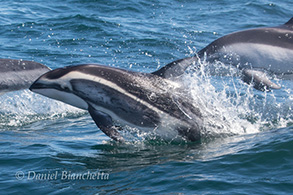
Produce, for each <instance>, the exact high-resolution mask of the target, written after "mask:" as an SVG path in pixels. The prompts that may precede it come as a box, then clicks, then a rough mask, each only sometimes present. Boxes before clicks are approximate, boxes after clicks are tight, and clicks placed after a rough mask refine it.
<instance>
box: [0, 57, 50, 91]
mask: <svg viewBox="0 0 293 195" xmlns="http://www.w3.org/2000/svg"><path fill="white" fill-rule="evenodd" d="M49 70H50V69H49V68H48V67H47V66H45V65H43V64H40V63H37V62H33V61H25V60H12V59H0V94H2V93H6V92H9V91H15V90H20V89H28V88H29V87H30V86H31V84H32V83H33V82H34V81H35V80H36V79H37V78H38V77H40V76H41V75H42V74H44V73H45V72H48V71H49Z"/></svg>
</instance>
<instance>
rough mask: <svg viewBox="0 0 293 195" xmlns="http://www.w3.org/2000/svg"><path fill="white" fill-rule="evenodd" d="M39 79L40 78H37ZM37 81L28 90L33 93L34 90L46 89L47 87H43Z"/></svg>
mask: <svg viewBox="0 0 293 195" xmlns="http://www.w3.org/2000/svg"><path fill="white" fill-rule="evenodd" d="M39 79H40V78H39ZM39 79H37V80H36V81H35V82H34V83H33V84H32V85H31V86H30V88H29V90H31V91H34V90H35V89H44V88H47V87H48V86H45V85H44V84H42V83H41V82H39Z"/></svg>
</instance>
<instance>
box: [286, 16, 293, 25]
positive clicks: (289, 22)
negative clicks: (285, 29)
mask: <svg viewBox="0 0 293 195" xmlns="http://www.w3.org/2000/svg"><path fill="white" fill-rule="evenodd" d="M285 25H290V26H292V25H293V17H292V18H291V19H290V20H289V21H288V22H286V23H285Z"/></svg>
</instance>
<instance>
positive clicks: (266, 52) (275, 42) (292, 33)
mask: <svg viewBox="0 0 293 195" xmlns="http://www.w3.org/2000/svg"><path fill="white" fill-rule="evenodd" d="M198 58H200V59H201V60H206V61H207V62H211V63H213V62H214V61H221V62H224V63H225V64H231V65H234V66H236V67H237V68H239V69H240V70H241V71H242V75H243V76H242V79H243V80H244V81H245V82H247V83H252V84H253V86H254V87H255V88H256V89H259V90H265V89H270V88H272V89H279V88H280V86H279V85H277V84H275V83H273V82H272V81H271V80H270V79H269V77H270V76H276V77H277V78H283V79H293V18H291V19H290V20H289V21H288V22H286V23H285V24H283V25H281V26H277V27H267V28H256V29H250V30H244V31H239V32H235V33H231V34H228V35H226V36H223V37H221V38H219V39H217V40H215V41H214V42H212V43H211V44H209V45H208V46H206V47H205V48H203V49H202V50H200V51H199V52H198V54H197V56H194V57H190V58H185V59H181V60H178V61H175V62H172V63H170V64H168V65H167V66H165V67H164V68H162V69H161V70H158V71H157V73H156V74H158V75H171V74H173V75H175V76H176V75H180V74H182V73H184V71H185V69H186V68H187V67H189V66H190V65H191V64H192V63H196V61H197V60H198Z"/></svg>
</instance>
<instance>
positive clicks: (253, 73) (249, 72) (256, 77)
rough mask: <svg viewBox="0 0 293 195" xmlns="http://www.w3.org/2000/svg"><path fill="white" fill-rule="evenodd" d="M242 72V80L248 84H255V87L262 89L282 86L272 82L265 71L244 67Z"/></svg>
mask: <svg viewBox="0 0 293 195" xmlns="http://www.w3.org/2000/svg"><path fill="white" fill-rule="evenodd" d="M242 73H243V77H242V80H243V81H244V82H246V83H248V84H253V87H254V88H255V89H258V90H260V91H266V90H270V89H280V88H281V86H279V85H277V84H276V83H274V82H272V81H271V80H270V79H269V78H268V76H267V74H266V73H265V72H262V71H260V70H253V69H243V71H242Z"/></svg>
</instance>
